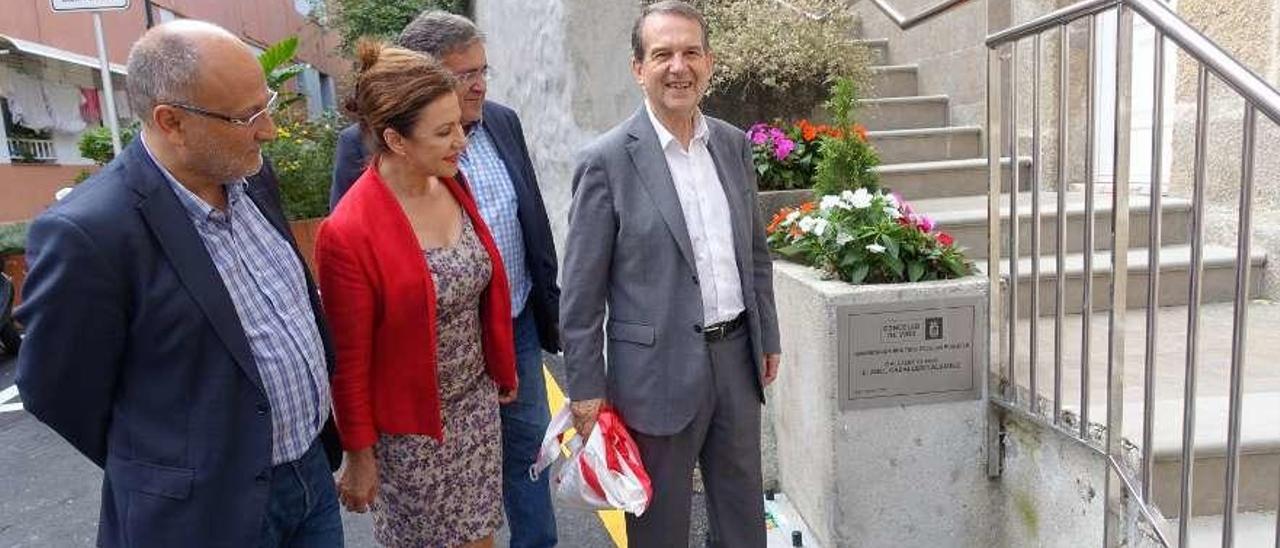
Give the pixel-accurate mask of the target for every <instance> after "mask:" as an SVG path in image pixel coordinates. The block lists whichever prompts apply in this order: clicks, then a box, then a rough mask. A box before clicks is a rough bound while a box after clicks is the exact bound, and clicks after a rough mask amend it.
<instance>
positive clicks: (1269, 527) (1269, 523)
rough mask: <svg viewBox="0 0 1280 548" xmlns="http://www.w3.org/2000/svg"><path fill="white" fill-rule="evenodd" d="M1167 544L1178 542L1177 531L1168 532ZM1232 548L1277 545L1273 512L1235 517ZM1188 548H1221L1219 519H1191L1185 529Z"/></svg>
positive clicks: (1259, 547)
mask: <svg viewBox="0 0 1280 548" xmlns="http://www.w3.org/2000/svg"><path fill="white" fill-rule="evenodd" d="M1166 530H1167V531H1169V532H1170V533H1171V535H1170V536H1172V537H1173V538H1171V539H1170V542H1177V541H1176V540H1174V539H1176V538H1177V536H1178V528H1177V524H1176V523H1175V524H1174V526H1173V527H1171V528H1167V529H1166ZM1234 530H1235V545H1236V546H1239V547H1240V548H1255V547H1256V548H1269V547H1271V546H1275V545H1276V513H1275V512H1243V513H1240V514H1236V521H1235V527H1234ZM1187 536H1188V537H1190V538H1188V539H1187V546H1190V547H1191V548H1218V547H1219V546H1222V516H1200V517H1196V518H1192V520H1191V528H1190V529H1188V535H1187Z"/></svg>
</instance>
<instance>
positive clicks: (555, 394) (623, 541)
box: [542, 366, 627, 548]
mask: <svg viewBox="0 0 1280 548" xmlns="http://www.w3.org/2000/svg"><path fill="white" fill-rule="evenodd" d="M542 375H543V377H545V378H546V380H547V403H548V404H550V408H551V412H552V413H553V414H554V413H555V412H556V411H557V410H559V409H560V407H561V406H563V405H564V401H565V400H564V392H563V391H561V390H560V385H559V384H557V383H556V379H555V377H552V376H551V370H549V369H547V368H546V366H543V367H542ZM596 515H597V516H599V517H600V522H601V523H603V524H604V529H605V531H608V532H609V538H612V539H613V543H614V544H615V545H617V546H618V547H619V548H627V522H626V519H625V518H623V517H622V511H621V510H600V511H599V512H596Z"/></svg>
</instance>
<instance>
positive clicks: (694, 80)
mask: <svg viewBox="0 0 1280 548" xmlns="http://www.w3.org/2000/svg"><path fill="white" fill-rule="evenodd" d="M632 42H633V45H634V46H635V48H634V49H635V54H634V58H633V59H632V61H631V68H632V73H633V74H634V76H635V79H636V82H637V83H638V84H639V85H640V87H641V88H642V89H643V90H644V94H645V104H644V106H642V107H640V108H639V109H638V110H637V111H636V113H635V114H634V115H632V116H631V118H630V119H629V120H627V121H625V122H623V123H622V124H621V125H619V126H617V127H615V128H614V129H612V130H610V131H609V132H607V133H605V134H604V135H603V136H601V137H600V138H599V139H597V140H596V141H595V142H593V143H592V144H591V145H589V146H588V147H587V148H586V149H585V150H584V151H583V154H582V156H581V160H580V162H579V164H578V168H577V170H576V172H575V173H574V177H573V205H572V207H571V209H570V211H569V233H568V238H567V240H566V243H565V261H564V295H563V297H562V299H561V307H562V309H563V311H564V342H565V369H566V372H567V374H568V391H569V397H570V398H572V400H573V403H572V409H573V414H574V423H575V426H576V428H577V429H578V432H580V433H584V434H585V433H588V432H590V430H591V429H592V428H593V427H594V426H595V420H596V415H597V413H598V412H599V409H600V407H601V406H602V405H603V404H604V403H605V401H606V400H607V401H608V403H609V404H611V405H612V406H614V407H616V408H617V409H618V410H619V411H620V412H621V415H622V418H623V420H624V421H625V422H626V423H627V426H628V427H629V428H630V430H631V434H632V437H633V438H634V439H635V441H636V444H637V446H639V448H640V456H641V459H642V460H643V461H644V465H645V467H646V469H647V470H648V472H649V477H650V479H651V480H652V482H653V500H652V501H651V503H650V506H649V508H648V509H647V510H646V511H645V513H644V515H643V516H641V517H635V516H632V515H628V516H627V539H628V544H629V545H630V546H636V547H651V546H652V547H666V546H688V545H689V542H688V537H689V515H690V506H691V499H692V493H691V484H692V476H693V466H694V463H695V462H696V463H697V464H698V465H699V467H700V468H701V470H702V477H703V480H704V484H705V486H706V493H707V515H708V518H709V520H710V539H709V540H710V542H711V545H712V546H730V547H734V548H740V547H742V548H754V547H763V546H764V545H765V529H764V527H765V524H764V501H763V493H762V492H761V491H762V479H761V465H760V408H761V404H762V403H763V401H764V387H765V386H767V385H768V384H769V383H770V382H772V381H773V379H774V378H775V377H776V375H777V373H778V362H779V359H780V355H779V352H780V348H779V339H778V321H777V313H776V309H775V307H774V302H773V270H772V264H771V261H770V257H769V250H768V248H767V247H766V245H765V239H764V224H763V222H762V221H761V219H760V217H759V214H758V213H757V208H756V176H755V169H754V168H753V166H752V162H751V146H750V143H749V142H748V141H747V139H746V136H745V135H744V134H743V132H742V131H741V130H739V129H736V128H734V127H733V126H730V125H729V124H727V123H725V122H722V121H720V120H716V119H714V118H710V117H708V116H704V115H703V114H702V113H701V112H700V111H699V109H698V104H699V102H700V101H701V99H702V96H703V93H704V92H705V91H706V89H707V85H708V82H709V81H710V78H711V71H712V67H713V57H712V53H711V51H710V49H709V48H708V45H707V33H706V23H705V21H704V20H703V18H702V16H701V14H699V13H698V12H697V10H695V9H694V8H693V7H691V6H689V5H688V4H686V3H684V2H678V1H666V2H660V3H657V4H653V5H651V6H649V7H647V8H646V9H645V10H644V12H643V13H642V14H641V16H640V18H639V19H638V20H637V21H636V25H635V30H634V32H633V36H632ZM602 328H603V329H602ZM606 333H607V338H608V344H607V345H606V344H605V338H606ZM606 364H607V367H606Z"/></svg>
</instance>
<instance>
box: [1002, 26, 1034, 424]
mask: <svg viewBox="0 0 1280 548" xmlns="http://www.w3.org/2000/svg"><path fill="white" fill-rule="evenodd" d="M1009 47H1010V49H1011V50H1012V53H1011V55H1012V57H1013V58H1012V60H1011V61H1010V66H1011V67H1012V68H1013V70H1010V71H1009V76H1008V78H1009V95H1008V104H1009V117H1008V118H1007V119H1006V120H1007V121H1006V124H1008V125H1006V126H1005V128H1006V129H1007V130H1008V131H1009V133H1008V135H1007V136H1006V137H1005V140H1006V141H1007V143H1008V145H1009V173H1010V183H1009V384H1008V388H1009V389H1008V395H1006V396H1005V397H1006V399H1008V400H1009V401H1010V402H1011V403H1014V404H1016V403H1018V282H1019V280H1018V277H1019V274H1020V272H1018V267H1019V265H1018V259H1019V255H1020V254H1021V247H1022V245H1021V244H1022V242H1021V241H1020V240H1019V238H1018V191H1019V190H1021V185H1022V181H1021V177H1019V173H1018V172H1019V171H1021V169H1018V168H1019V166H1018V72H1019V69H1020V68H1021V67H1019V66H1018V43H1017V42H1014V43H1012V44H1009ZM1031 260H1032V262H1035V260H1036V257H1034V256H1032V257H1031ZM1031 290H1032V291H1033V292H1034V291H1035V290H1036V288H1034V287H1033V288H1031Z"/></svg>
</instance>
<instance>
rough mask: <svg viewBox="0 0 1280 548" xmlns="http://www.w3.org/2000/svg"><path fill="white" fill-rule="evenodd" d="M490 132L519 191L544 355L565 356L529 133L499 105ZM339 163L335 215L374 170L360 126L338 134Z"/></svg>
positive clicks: (552, 250) (551, 244) (488, 107)
mask: <svg viewBox="0 0 1280 548" xmlns="http://www.w3.org/2000/svg"><path fill="white" fill-rule="evenodd" d="M482 115H483V117H484V122H483V123H484V127H485V129H487V130H488V131H489V135H491V136H493V142H494V144H495V145H497V147H498V155H499V156H501V157H502V163H504V164H506V166H507V174H508V175H510V176H511V182H512V183H513V184H514V185H515V187H516V200H517V202H518V207H519V209H520V212H519V214H518V215H519V218H520V230H521V232H523V233H524V249H525V260H526V261H527V262H528V264H529V275H530V277H532V278H533V290H532V291H530V292H529V302H528V304H526V305H525V306H532V307H533V317H534V319H535V320H536V321H537V323H538V337H539V339H540V340H541V343H542V348H543V350H546V351H547V352H551V353H556V352H559V351H560V286H559V285H557V284H556V269H557V268H558V267H557V264H556V243H555V240H554V239H553V238H552V236H551V224H550V223H549V222H548V220H547V208H546V206H545V205H543V203H542V191H541V190H539V189H538V176H537V174H535V173H534V171H533V161H531V160H530V159H529V149H528V147H526V146H525V142H524V129H523V128H522V127H521V126H520V118H519V117H517V116H516V113H515V111H514V110H511V109H509V108H507V107H505V106H503V105H500V104H498V103H495V102H493V101H485V102H484V111H483V112H482ZM336 154H337V158H335V160H334V167H333V187H332V188H331V189H330V190H329V210H330V211H333V208H334V206H336V205H338V200H340V199H342V195H343V194H346V193H347V189H349V188H351V184H352V183H354V182H355V181H356V179H358V178H360V174H361V173H363V172H364V168H365V167H366V166H367V165H368V161H369V156H368V154H367V153H366V152H365V147H364V142H363V141H362V140H361V133H360V127H359V126H358V125H355V124H353V125H350V126H348V127H347V128H346V129H343V130H342V133H341V134H339V135H338V150H337V153H336Z"/></svg>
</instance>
